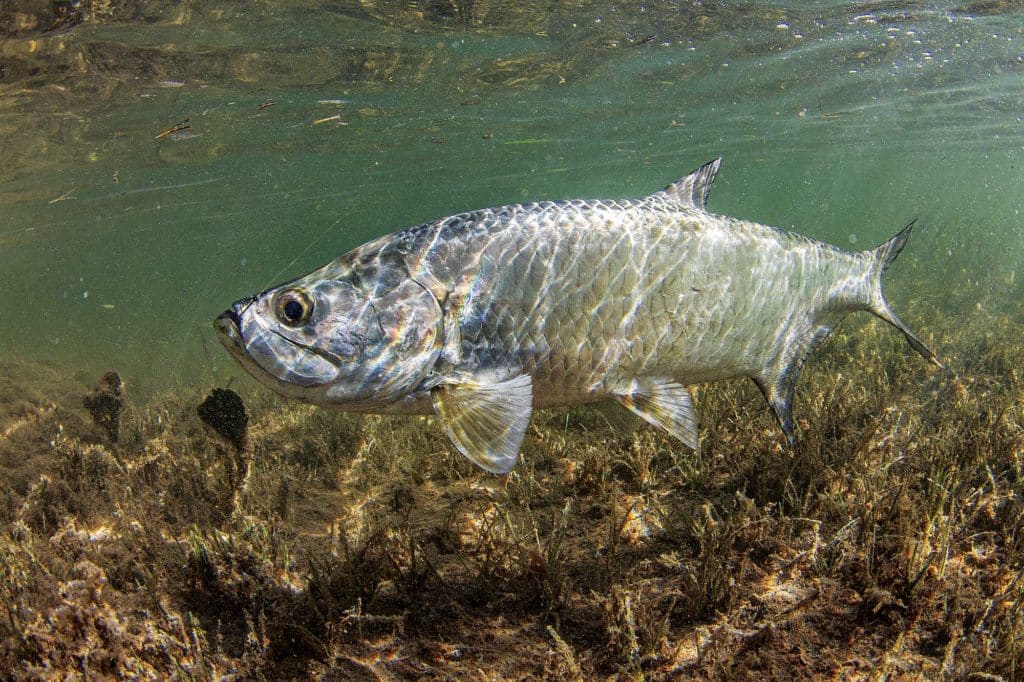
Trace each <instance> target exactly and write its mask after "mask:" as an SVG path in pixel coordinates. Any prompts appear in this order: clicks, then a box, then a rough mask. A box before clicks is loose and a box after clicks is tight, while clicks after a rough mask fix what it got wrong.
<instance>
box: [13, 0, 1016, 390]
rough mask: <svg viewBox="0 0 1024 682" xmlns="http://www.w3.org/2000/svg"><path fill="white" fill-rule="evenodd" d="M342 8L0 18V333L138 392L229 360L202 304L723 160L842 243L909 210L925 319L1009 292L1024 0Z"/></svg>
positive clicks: (730, 186)
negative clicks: (462, 226) (340, 260)
mask: <svg viewBox="0 0 1024 682" xmlns="http://www.w3.org/2000/svg"><path fill="white" fill-rule="evenodd" d="M40 4H41V5H42V4H45V3H40ZM336 4H337V5H338V7H337V8H336V9H335V10H334V11H327V10H322V11H316V10H313V9H309V7H308V6H307V5H306V4H304V3H291V2H286V3H254V4H252V5H251V6H249V5H246V6H245V7H244V8H241V9H240V8H239V6H236V5H234V4H226V3H216V2H209V3H193V4H192V5H190V6H189V8H188V9H184V8H181V7H179V6H178V5H177V4H168V5H167V6H162V5H161V3H156V2H149V3H141V4H140V5H139V6H137V7H135V8H134V9H132V10H129V9H126V8H122V7H120V5H119V4H118V3H99V2H95V3H82V4H81V5H79V6H78V7H79V9H78V10H75V12H71V10H67V11H66V12H65V13H64V14H53V13H52V12H50V11H49V9H47V10H46V11H43V10H40V11H38V12H35V13H33V11H32V10H25V11H23V12H16V11H15V12H11V11H7V10H4V12H3V13H0V155H2V157H3V158H4V159H5V162H4V163H3V164H2V167H0V283H2V285H0V286H2V288H3V291H4V294H5V295H4V297H3V301H2V303H0V319H2V320H3V324H2V325H0V344H2V345H3V347H4V348H5V349H7V350H8V351H11V352H13V353H15V354H16V355H18V356H21V357H25V358H29V359H31V360H35V361H38V362H44V363H52V364H56V365H58V366H63V367H68V368H71V369H73V370H81V372H82V375H84V376H90V377H91V376H93V375H98V373H100V372H101V371H103V370H105V369H107V368H110V367H116V368H118V369H119V370H121V371H122V373H123V374H125V376H126V377H127V378H128V379H129V381H130V382H133V383H135V385H136V386H138V387H140V390H142V391H152V390H161V389H165V388H167V387H171V386H174V385H175V384H177V383H178V382H191V381H194V380H196V379H198V378H202V377H209V375H210V374H211V373H215V374H216V375H217V376H224V375H225V374H230V373H233V372H235V371H236V370H235V369H234V368H233V367H232V366H231V360H230V358H228V357H227V355H226V354H224V353H223V352H222V351H221V349H220V348H219V347H218V346H217V343H216V341H215V340H214V337H213V332H212V329H211V325H210V322H211V320H212V319H213V317H214V316H215V315H216V314H217V313H219V312H220V311H221V310H222V309H223V308H224V307H225V306H226V305H227V304H228V303H230V302H231V301H233V300H235V299H237V298H239V297H240V296H241V295H244V294H248V293H250V292H252V291H256V290H258V289H260V288H261V287H265V286H269V285H271V284H274V283H277V282H278V281H281V280H284V279H287V278H290V277H293V276H296V275H299V274H302V273H304V272H306V271H308V270H310V269H312V268H313V267H316V266H318V265H320V264H322V263H324V262H326V261H328V260H330V259H332V258H334V257H335V256H337V255H340V254H341V253H343V252H344V251H346V250H348V249H349V248H351V247H353V246H356V245H358V244H360V243H362V242H363V241H365V240H367V239H369V238H371V237H374V236H378V235H380V234H384V233H386V232H390V231H392V230H395V229H399V228H402V227H405V226H407V225H411V224H414V223H416V222H418V221H423V220H427V219H430V218H435V217H439V216H442V215H447V214H451V213H455V212H457V211H462V210H466V209H472V208H478V207H483V206H488V205H497V204H502V203H510V202H518V201H524V200H535V199H542V198H566V197H577V196H578V197H608V198H613V197H624V196H635V195H641V194H646V193H649V192H651V191H654V190H656V189H658V188H660V187H662V186H664V185H665V184H667V183H668V182H670V181H672V180H675V179H676V178H677V177H679V176H681V175H683V174H684V173H686V172H688V171H689V170H691V169H692V168H695V167H696V166H698V165H699V164H701V163H703V162H705V161H707V160H708V159H711V158H713V157H715V156H723V157H724V163H723V167H722V172H721V174H720V176H719V180H718V182H717V183H716V185H715V189H714V192H713V193H712V196H711V201H710V208H711V210H713V211H715V212H720V213H725V214H729V215H735V216H738V217H743V218H748V219H752V220H757V221H759V222H763V223H767V224H772V225H776V226H778V227H783V228H788V229H795V230H796V231H798V232H801V233H803V234H807V235H809V236H813V237H816V238H820V239H824V240H827V241H831V242H833V243H836V244H838V245H840V246H843V247H845V248H866V247H867V246H869V245H873V244H875V243H878V242H880V241H882V240H883V239H885V238H886V237H888V236H890V235H891V234H892V233H894V232H895V231H896V230H897V229H898V228H899V227H900V226H902V225H903V224H905V223H906V222H908V221H909V220H910V219H912V218H914V217H915V216H916V217H919V220H920V226H921V229H920V230H919V231H918V233H916V234H915V238H914V240H913V241H912V243H911V245H910V247H909V248H908V250H907V253H906V254H905V255H904V257H903V259H901V261H900V267H896V268H894V271H893V274H892V275H891V276H890V279H891V281H892V285H891V286H892V288H891V290H892V292H893V295H894V297H896V298H900V299H903V300H905V301H913V300H916V299H918V298H921V299H935V298H939V299H946V298H948V299H949V300H948V301H946V303H947V307H949V308H950V315H949V316H948V317H947V318H946V319H941V320H928V321H927V325H926V326H927V327H929V330H930V331H931V332H932V333H933V334H935V335H936V338H938V339H941V338H942V336H943V330H944V329H948V328H951V327H954V326H956V325H961V324H964V323H965V321H966V320H967V319H969V318H968V316H969V314H970V312H971V311H972V310H973V309H974V307H975V306H977V305H986V306H999V307H1006V308H1007V309H1008V310H1011V311H1016V308H1015V307H1014V306H1016V301H1017V300H1018V299H1019V294H1020V293H1021V292H1020V289H1019V285H1018V284H1017V282H1018V281H1019V278H1017V277H1016V272H1017V270H1018V269H1020V266H1021V263H1022V260H1024V253H1022V249H1021V246H1020V239H1019V236H1018V234H1019V229H1020V225H1021V212H1022V210H1024V199H1022V196H1024V179H1022V178H1024V175H1022V172H1024V166H1022V160H1024V159H1022V157H1024V21H1022V19H1024V14H1022V12H1021V11H1020V10H1019V9H1017V10H1014V9H1012V4H1008V5H1007V6H1006V8H1005V9H1004V8H1003V7H1002V6H1001V5H999V4H998V3H977V4H974V5H970V4H967V5H964V6H962V7H959V8H954V9H948V8H945V9H939V8H937V6H932V5H930V4H927V3H890V4H885V5H878V6H877V7H878V9H873V8H874V7H875V5H873V4H865V5H863V6H857V7H853V6H850V5H848V4H847V3H817V4H814V5H810V6H805V7H803V8H801V9H800V10H796V11H794V10H791V9H783V8H782V7H780V6H777V5H775V4H773V3H762V4H758V5H738V4H737V5H731V4H723V5H714V6H708V7H701V6H690V5H686V6H685V7H679V6H677V5H675V4H674V3H663V2H656V3H647V4H636V5H631V6H630V7H629V8H623V7H621V6H619V5H617V4H614V3H572V4H566V5H565V6H563V7H561V8H560V9H558V10H556V11H554V12H553V13H549V12H548V10H547V9H544V10H542V9H541V8H540V5H539V4H530V3H526V4H517V5H515V6H514V7H515V9H508V8H507V6H506V5H504V4H502V3H476V4H471V5H468V7H471V8H472V9H470V10H468V11H460V10H459V9H458V7H457V6H456V5H454V4H453V5H451V7H449V6H448V5H447V4H444V3H435V4H432V5H430V7H431V8H433V9H429V10H423V9H421V8H419V6H417V5H416V4H414V3H401V2H398V3H375V2H364V3H358V4H357V3H336ZM33 6H35V5H33ZM460 6H461V5H460ZM47 7H48V5H47ZM332 7H333V5H332ZM446 8H447V9H446ZM69 12H71V13H69ZM51 28H52V30H50V29H51ZM951 289H953V290H955V291H953V292H951V293H950V294H949V295H948V296H946V295H945V294H944V292H947V291H950V290H951ZM919 326H920V325H919ZM940 346H941V344H940ZM943 350H944V351H945V354H950V352H949V349H943Z"/></svg>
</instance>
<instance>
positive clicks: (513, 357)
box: [215, 159, 941, 473]
mask: <svg viewBox="0 0 1024 682" xmlns="http://www.w3.org/2000/svg"><path fill="white" fill-rule="evenodd" d="M719 162H720V160H719V159H716V160H714V161H711V162H710V163H708V164H705V165H704V166H702V167H701V168H699V169H697V170H696V171H694V172H693V173H691V174H690V175H687V176H686V177H684V178H682V179H681V180H679V181H678V182H675V183H673V184H671V185H669V186H668V187H666V188H665V189H663V190H661V191H660V192H655V193H654V194H651V195H649V196H646V197H643V198H640V199H635V200H622V201H583V200H574V201H542V202H538V203H530V204H517V205H513V206H501V207H498V208H488V209H483V210H479V211H472V212H469V213H460V214H458V215H454V216H450V217H447V218H443V219H441V220H438V221H435V222H429V223H424V224H422V225H417V226H415V227H411V228H409V229H406V230H402V231H400V232H395V233H393V234H390V235H387V236H384V237H381V238H379V239H376V240H374V241H371V242H369V243H367V244H364V245H363V246H360V247H359V248H357V249H354V250H353V251H350V252H349V253H347V254H345V255H344V256H342V257H341V258H338V259H337V260H335V261H333V262H332V263H329V264H328V265H326V266H324V267H322V268H320V269H319V270H316V271H314V272H312V273H310V274H308V275H306V276H305V277H300V278H299V279H296V280H294V281H292V282H289V283H287V284H283V285H281V286H279V287H275V288H273V289H270V290H267V291H264V292H262V293H259V294H257V295H255V296H252V297H249V298H245V299H242V300H240V301H238V302H236V303H235V304H234V305H232V306H231V308H229V309H228V310H227V311H225V312H224V313H223V314H221V315H220V317H218V318H217V320H216V323H215V326H216V329H217V331H218V335H219V337H220V340H221V341H222V343H223V344H224V345H225V346H226V347H227V349H228V350H229V351H230V352H231V354H232V355H233V356H234V357H235V358H236V359H237V360H238V361H239V362H240V363H241V364H242V366H243V367H244V368H245V369H246V370H248V371H249V372H250V373H251V374H252V375H253V376H255V377H256V378H257V379H259V380H260V381H262V382H263V383H265V384H267V385H268V386H270V387H271V388H272V389H274V390H275V391H278V392H279V393H282V394H284V395H286V396H291V397H294V398H299V399H302V400H305V401H308V402H312V403H316V404H319V405H325V406H333V407H337V408H340V409H342V410H347V411H352V412H376V413H392V414H433V415H436V416H437V417H438V419H439V421H440V424H441V426H442V428H443V429H444V431H445V432H446V433H447V435H448V436H449V437H450V438H451V440H452V442H453V443H454V445H455V447H456V448H457V449H458V450H459V451H460V452H461V453H462V454H464V455H465V456H466V457H468V458H469V459H470V460H472V461H473V462H474V463H476V464H477V465H479V466H480V467H482V468H483V469H485V470H487V471H490V472H494V473H506V472H508V471H510V470H511V469H512V467H513V466H514V465H515V463H516V460H517V457H518V453H519V449H520V446H521V444H522V441H523V436H524V435H525V433H526V428H527V425H528V424H529V420H530V415H531V412H532V410H534V409H538V408H547V407H558V406H565V405H574V404H578V403H587V402H595V401H601V400H614V401H618V403H620V404H622V405H623V406H625V407H626V408H628V409H629V410H631V411H632V412H634V413H636V414H637V415H639V416H640V417H642V418H643V419H645V420H647V421H648V422H650V423H651V424H654V425H655V426H658V427H660V428H662V429H664V430H666V431H668V432H669V433H670V434H672V435H673V436H675V437H676V438H678V439H679V440H681V441H682V442H683V443H685V444H686V445H688V446H689V447H691V448H694V449H696V448H697V443H698V441H697V416H696V413H695V411H694V408H693V403H692V400H691V398H690V393H689V391H688V390H687V388H686V386H687V385H690V384H698V383H704V382H711V381H718V380H722V379H731V378H735V377H750V378H751V379H753V380H754V381H755V382H756V383H757V385H758V386H759V387H760V388H761V391H762V392H763V393H764V396H765V398H766V399H767V401H768V405H769V406H770V407H771V409H772V411H773V412H774V414H775V417H776V418H777V420H778V422H779V424H780V426H781V427H782V430H783V432H784V433H785V435H786V436H787V438H788V439H789V440H790V442H795V436H794V430H793V421H792V417H791V412H792V399H793V387H794V385H795V383H796V379H797V375H798V374H799V372H800V367H801V366H802V365H803V362H804V360H805V359H806V357H807V356H808V354H809V353H810V351H811V350H812V349H813V348H814V347H815V345H816V344H818V343H819V342H820V341H822V340H823V339H824V338H825V337H826V336H828V334H829V332H831V331H832V329H833V328H834V327H835V326H836V325H837V324H838V323H839V322H840V321H841V320H842V319H843V318H844V317H845V316H846V315H847V314H848V313H850V312H853V311H857V310H864V311H868V312H870V313H873V314H874V315H876V316H878V317H880V318H881V319H883V320H885V321H886V322H888V323H889V324H891V325H893V326H894V327H896V328H897V329H898V330H899V331H900V332H902V333H903V335H904V337H906V340H907V341H908V342H909V343H910V345H911V347H913V348H914V350H916V351H917V352H918V353H920V354H921V355H922V356H923V357H924V358H926V359H927V360H929V361H930V362H932V363H933V364H935V365H938V366H941V365H940V364H939V362H938V360H937V359H936V357H935V354H934V353H932V351H930V350H929V349H928V348H927V347H926V346H925V345H924V344H923V343H922V342H921V340H920V339H918V338H917V336H915V335H914V333H913V332H912V331H911V330H910V329H909V328H908V327H907V326H906V325H904V324H903V323H902V322H901V321H900V320H899V318H897V317H896V315H895V314H893V312H892V311H891V310H890V309H889V305H888V303H887V302H886V300H885V298H884V297H883V295H882V273H883V272H884V271H885V269H886V268H887V267H888V266H889V264H890V263H892V261H893V260H894V259H895V258H896V256H897V255H898V254H899V253H900V251H901V250H902V249H903V246H904V244H906V241H907V238H908V237H909V236H910V230H911V228H912V226H913V223H911V224H910V225H907V227H905V228H904V229H903V230H902V231H900V232H899V233H898V234H897V235H896V236H894V237H893V238H892V239H890V240H889V241H887V242H885V243H884V244H882V245H881V246H878V247H877V248H874V249H870V250H867V251H861V252H859V253H851V252H847V251H843V250H841V249H838V248H836V247H834V246H830V245H828V244H825V243H822V242H818V241H815V240H812V239H808V238H806V237H802V236H800V235H798V234H793V233H791V232H785V231H782V230H778V229H776V228H773V227H767V226H764V225H759V224H756V223H750V222H746V221H742V220H737V219H734V218H729V217H726V216H721V215H716V214H713V213H709V212H708V211H707V209H706V202H707V197H708V190H709V188H710V186H711V183H712V181H713V180H714V178H715V174H716V173H717V172H718V167H719Z"/></svg>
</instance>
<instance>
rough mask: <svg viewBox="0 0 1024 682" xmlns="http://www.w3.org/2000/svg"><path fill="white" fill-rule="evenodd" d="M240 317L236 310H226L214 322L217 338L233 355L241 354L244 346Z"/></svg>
mask: <svg viewBox="0 0 1024 682" xmlns="http://www.w3.org/2000/svg"><path fill="white" fill-rule="evenodd" d="M238 323H239V319H238V315H237V314H236V313H235V311H234V310H231V309H229V310H225V311H224V312H223V313H221V314H220V315H219V316H218V317H217V319H216V320H214V321H213V328H214V330H215V331H216V332H217V338H218V339H220V342H221V343H222V344H224V347H225V348H227V349H228V350H229V351H231V352H232V353H236V354H237V353H239V352H240V351H241V345H242V334H241V331H240V330H239V325H238Z"/></svg>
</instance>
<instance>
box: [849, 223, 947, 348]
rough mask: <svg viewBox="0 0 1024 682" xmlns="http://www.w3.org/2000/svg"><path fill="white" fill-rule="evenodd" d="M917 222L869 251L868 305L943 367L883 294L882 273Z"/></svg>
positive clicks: (874, 312) (873, 311)
mask: <svg viewBox="0 0 1024 682" xmlns="http://www.w3.org/2000/svg"><path fill="white" fill-rule="evenodd" d="M916 222H917V218H914V219H913V220H911V221H910V222H909V223H908V224H907V226H906V227H904V228H903V229H902V230H900V231H899V232H898V233H897V234H896V236H894V237H893V238H892V239H890V240H888V241H886V242H885V243H883V244H881V245H879V246H877V247H876V248H874V249H871V250H870V251H868V252H867V253H869V254H870V255H871V257H872V258H874V260H875V274H874V281H873V282H872V287H873V289H872V294H871V305H870V306H869V307H868V312H870V313H872V314H873V315H875V316H877V317H880V318H881V319H883V320H885V321H886V322H888V323H889V324H891V325H892V326H894V327H896V329H899V330H900V332H901V333H902V334H903V337H904V338H905V339H906V340H907V343H909V344H910V347H911V348H913V349H914V350H916V351H917V352H918V353H920V354H921V357H923V358H924V359H925V360H927V361H928V362H930V363H932V364H933V365H935V366H936V367H942V363H941V362H939V359H938V358H937V357H936V356H935V353H933V352H932V351H931V349H930V348H928V346H926V345H924V342H922V341H921V339H919V338H917V335H916V334H914V332H912V331H910V328H909V327H907V325H905V324H904V323H903V321H902V320H900V318H898V317H896V313H894V312H893V311H892V309H891V308H890V307H889V303H888V302H887V301H886V300H885V296H884V295H883V294H882V273H884V272H885V271H886V270H887V269H888V268H889V266H890V265H891V264H892V262H893V261H894V260H896V257H897V256H898V255H900V252H901V251H902V250H903V247H904V246H906V244H907V240H908V239H910V231H911V230H912V229H914V224H915V223H916Z"/></svg>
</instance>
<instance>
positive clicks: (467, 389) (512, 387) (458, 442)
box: [431, 374, 533, 474]
mask: <svg viewBox="0 0 1024 682" xmlns="http://www.w3.org/2000/svg"><path fill="white" fill-rule="evenodd" d="M431 400H432V401H433V403H434V412H435V413H436V414H437V417H438V419H440V421H441V428H442V429H444V432H445V434H446V435H447V436H448V438H450V439H451V441H452V443H453V444H454V445H455V447H456V448H458V450H459V452H461V453H462V454H463V455H465V456H466V458H467V459H469V461H471V462H473V464H476V465H477V466H478V467H480V468H481V469H484V470H485V471H489V472H491V473H492V474H507V473H508V472H509V471H511V470H512V467H514V466H515V465H516V460H517V459H518V456H519V447H520V446H521V445H522V443H523V437H524V436H525V435H526V427H527V426H528V425H529V424H530V414H531V412H532V409H533V383H532V379H531V377H530V375H529V374H523V375H520V376H517V377H515V378H512V379H508V380H506V381H501V382H497V383H488V384H484V383H480V384H478V383H460V384H450V385H444V386H439V387H438V388H436V389H434V390H433V392H431Z"/></svg>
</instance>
